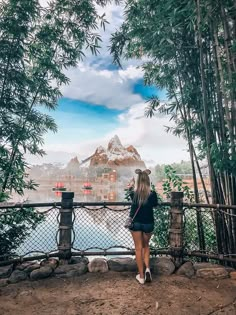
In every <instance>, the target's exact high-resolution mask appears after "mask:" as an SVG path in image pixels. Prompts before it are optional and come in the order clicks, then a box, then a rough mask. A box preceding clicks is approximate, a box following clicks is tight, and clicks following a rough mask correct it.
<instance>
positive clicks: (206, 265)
mask: <svg viewBox="0 0 236 315" xmlns="http://www.w3.org/2000/svg"><path fill="white" fill-rule="evenodd" d="M222 267H223V266H222V265H218V264H211V263H207V262H202V263H195V264H193V268H194V269H195V270H199V269H203V268H204V269H205V268H222Z"/></svg>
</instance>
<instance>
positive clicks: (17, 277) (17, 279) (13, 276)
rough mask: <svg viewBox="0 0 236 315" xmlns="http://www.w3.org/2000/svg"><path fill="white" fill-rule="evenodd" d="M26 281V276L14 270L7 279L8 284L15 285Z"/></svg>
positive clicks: (22, 272) (20, 271)
mask: <svg viewBox="0 0 236 315" xmlns="http://www.w3.org/2000/svg"><path fill="white" fill-rule="evenodd" d="M25 279H27V274H26V273H25V272H24V271H22V270H14V271H13V272H12V274H11V276H10V278H9V279H8V282H9V283H17V282H20V281H23V280H25Z"/></svg>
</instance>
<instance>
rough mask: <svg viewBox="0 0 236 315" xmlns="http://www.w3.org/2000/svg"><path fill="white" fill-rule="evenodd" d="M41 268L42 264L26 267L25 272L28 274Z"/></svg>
mask: <svg viewBox="0 0 236 315" xmlns="http://www.w3.org/2000/svg"><path fill="white" fill-rule="evenodd" d="M39 268H40V264H34V265H30V266H28V267H26V268H25V269H24V272H26V273H27V274H29V273H31V272H32V271H33V270H36V269H39Z"/></svg>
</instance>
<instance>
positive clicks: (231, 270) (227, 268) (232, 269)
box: [225, 266, 236, 273]
mask: <svg viewBox="0 0 236 315" xmlns="http://www.w3.org/2000/svg"><path fill="white" fill-rule="evenodd" d="M225 269H226V270H227V271H228V273H230V272H233V271H236V270H235V269H234V268H232V267H228V266H225Z"/></svg>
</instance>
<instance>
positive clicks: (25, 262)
mask: <svg viewBox="0 0 236 315" xmlns="http://www.w3.org/2000/svg"><path fill="white" fill-rule="evenodd" d="M33 264H35V262H34V261H24V262H23V263H22V264H20V265H18V266H16V270H25V269H26V268H27V267H29V266H31V265H33Z"/></svg>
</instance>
